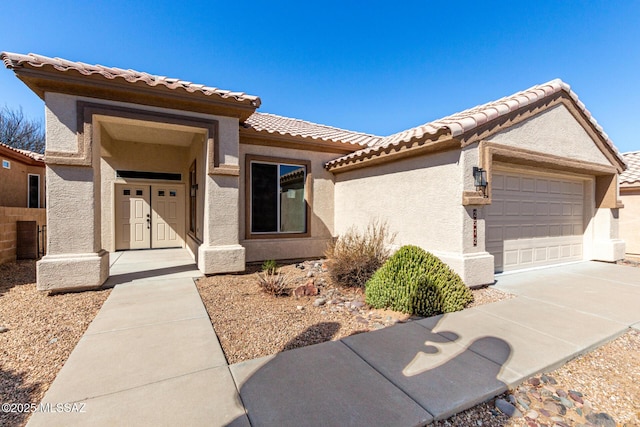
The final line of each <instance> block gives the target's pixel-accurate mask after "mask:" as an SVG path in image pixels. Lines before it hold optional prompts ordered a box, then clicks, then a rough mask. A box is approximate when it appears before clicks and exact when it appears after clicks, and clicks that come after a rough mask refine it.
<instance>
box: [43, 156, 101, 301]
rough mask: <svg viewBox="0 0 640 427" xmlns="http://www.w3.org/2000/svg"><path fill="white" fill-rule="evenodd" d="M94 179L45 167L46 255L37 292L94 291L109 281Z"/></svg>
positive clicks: (83, 172)
mask: <svg viewBox="0 0 640 427" xmlns="http://www.w3.org/2000/svg"><path fill="white" fill-rule="evenodd" d="M95 179H96V177H95V174H94V170H93V168H91V167H76V166H61V165H49V166H47V255H46V256H44V257H43V258H42V260H40V261H39V262H38V264H37V287H38V289H39V290H56V291H61V290H79V289H90V288H96V287H99V286H100V285H102V284H103V283H104V281H105V280H106V279H107V277H109V256H108V255H109V254H108V253H107V252H105V251H104V250H102V248H101V245H100V240H101V239H100V225H99V224H100V200H99V197H96V196H97V194H99V191H98V192H97V191H96V186H95V182H94V180H95Z"/></svg>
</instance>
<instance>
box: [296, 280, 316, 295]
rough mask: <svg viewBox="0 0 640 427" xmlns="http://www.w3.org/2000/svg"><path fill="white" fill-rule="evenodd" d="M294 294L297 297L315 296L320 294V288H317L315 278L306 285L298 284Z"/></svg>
mask: <svg viewBox="0 0 640 427" xmlns="http://www.w3.org/2000/svg"><path fill="white" fill-rule="evenodd" d="M293 295H294V296H295V297H296V298H300V297H303V296H311V297H313V296H316V295H318V288H316V287H315V285H314V284H313V279H310V280H308V281H307V283H305V284H304V285H302V286H298V287H297V288H295V289H294V291H293Z"/></svg>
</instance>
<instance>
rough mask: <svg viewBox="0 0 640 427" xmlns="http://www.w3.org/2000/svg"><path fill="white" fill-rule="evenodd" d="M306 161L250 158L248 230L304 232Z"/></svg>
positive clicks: (259, 231)
mask: <svg viewBox="0 0 640 427" xmlns="http://www.w3.org/2000/svg"><path fill="white" fill-rule="evenodd" d="M301 163H302V162H301ZM307 165H308V164H307V163H306V162H305V164H296V163H295V162H291V163H288V161H287V162H285V161H282V162H280V161H277V162H276V161H274V162H270V161H258V160H250V179H249V182H250V193H251V195H250V201H251V207H250V221H251V225H250V232H251V233H290V234H293V233H298V234H303V233H306V232H307V203H306V201H305V181H306V176H307V169H308V166H307Z"/></svg>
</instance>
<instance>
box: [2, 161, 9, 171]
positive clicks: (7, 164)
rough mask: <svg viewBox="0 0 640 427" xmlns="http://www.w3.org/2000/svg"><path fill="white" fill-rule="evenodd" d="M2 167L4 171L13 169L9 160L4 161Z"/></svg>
mask: <svg viewBox="0 0 640 427" xmlns="http://www.w3.org/2000/svg"><path fill="white" fill-rule="evenodd" d="M2 167H3V169H11V161H10V160H7V159H2Z"/></svg>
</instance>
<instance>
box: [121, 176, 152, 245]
mask: <svg viewBox="0 0 640 427" xmlns="http://www.w3.org/2000/svg"><path fill="white" fill-rule="evenodd" d="M149 196H150V188H149V186H148V185H117V186H116V250H117V249H148V248H149V247H150V244H151V238H150V237H151V233H150V227H151V210H150V208H149Z"/></svg>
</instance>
